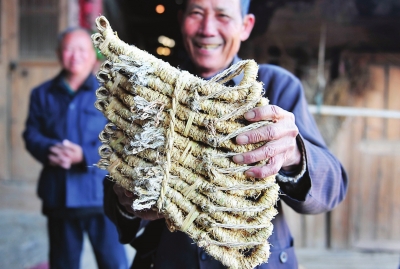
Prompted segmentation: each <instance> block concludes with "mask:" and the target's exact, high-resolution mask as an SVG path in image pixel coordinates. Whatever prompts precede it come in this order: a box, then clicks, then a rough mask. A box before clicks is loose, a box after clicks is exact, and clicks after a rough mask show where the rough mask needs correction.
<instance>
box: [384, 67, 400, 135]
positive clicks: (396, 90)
mask: <svg viewBox="0 0 400 269" xmlns="http://www.w3.org/2000/svg"><path fill="white" fill-rule="evenodd" d="M387 108H388V109H391V110H399V111H400V67H397V66H391V67H390V68H389V85H388V100H387ZM386 133H387V139H389V140H398V139H400V120H395V119H389V120H388V121H387V130H386Z"/></svg>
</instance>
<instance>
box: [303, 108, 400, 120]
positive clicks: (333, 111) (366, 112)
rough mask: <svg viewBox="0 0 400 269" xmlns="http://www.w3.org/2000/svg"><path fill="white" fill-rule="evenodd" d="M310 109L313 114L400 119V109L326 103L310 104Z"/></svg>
mask: <svg viewBox="0 0 400 269" xmlns="http://www.w3.org/2000/svg"><path fill="white" fill-rule="evenodd" d="M308 109H309V111H310V112H311V113H312V114H320V115H330V116H345V117H376V118H388V119H400V111H399V110H387V109H371V108H361V107H347V106H326V105H322V106H316V105H309V106H308Z"/></svg>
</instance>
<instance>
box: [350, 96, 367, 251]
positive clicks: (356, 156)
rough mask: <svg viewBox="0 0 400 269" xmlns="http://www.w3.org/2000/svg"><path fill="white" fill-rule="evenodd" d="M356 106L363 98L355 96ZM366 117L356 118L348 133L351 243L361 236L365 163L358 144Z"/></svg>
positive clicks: (361, 103)
mask: <svg viewBox="0 0 400 269" xmlns="http://www.w3.org/2000/svg"><path fill="white" fill-rule="evenodd" d="M352 102H353V105H354V106H356V107H360V106H363V99H362V98H354V100H353V101H352ZM365 122H366V121H365V119H363V118H360V117H358V118H354V119H353V121H352V124H351V126H350V127H349V131H348V135H349V136H350V144H349V149H348V150H347V152H348V153H349V156H350V159H349V162H348V167H346V168H347V173H348V177H349V187H348V193H347V199H348V200H349V203H350V208H349V211H350V212H349V229H350V231H349V244H353V243H354V242H355V241H357V240H358V238H359V237H360V232H359V220H360V217H361V213H362V211H361V210H362V205H361V203H360V201H361V197H362V195H361V194H362V192H361V188H360V185H361V183H362V178H361V174H362V173H361V172H362V169H363V167H364V164H363V163H361V156H362V155H361V153H360V151H358V150H357V148H356V146H357V145H358V143H359V142H360V141H361V140H362V139H363V137H364V135H365Z"/></svg>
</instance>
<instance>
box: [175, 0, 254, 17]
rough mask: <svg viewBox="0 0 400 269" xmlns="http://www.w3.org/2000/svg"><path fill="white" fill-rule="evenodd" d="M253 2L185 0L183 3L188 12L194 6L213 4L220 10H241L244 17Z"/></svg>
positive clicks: (242, 0) (245, 0)
mask: <svg viewBox="0 0 400 269" xmlns="http://www.w3.org/2000/svg"><path fill="white" fill-rule="evenodd" d="M250 1H251V0H184V1H183V9H184V10H186V8H187V7H189V6H190V7H193V5H196V4H197V5H201V4H211V5H213V6H214V7H217V8H219V9H224V7H225V8H228V7H229V8H236V7H237V8H239V9H240V11H241V14H242V17H244V16H245V15H246V14H248V12H249V7H250Z"/></svg>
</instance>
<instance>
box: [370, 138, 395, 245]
mask: <svg viewBox="0 0 400 269" xmlns="http://www.w3.org/2000/svg"><path fill="white" fill-rule="evenodd" d="M387 143H388V144H389V143H390V142H389V141H387ZM375 156H376V161H377V162H378V163H379V164H380V166H379V170H378V175H377V180H378V184H377V185H378V188H377V196H378V197H377V198H378V199H377V201H376V203H377V220H376V238H377V241H380V240H384V241H391V240H395V238H390V234H391V229H392V227H391V224H392V217H393V216H392V214H391V213H392V207H393V206H395V205H394V201H393V199H394V196H392V195H391V189H392V188H393V180H392V179H393V177H392V176H393V175H392V174H391V170H392V169H391V168H392V167H393V165H394V163H393V156H391V155H390V154H386V155H385V156H379V155H375ZM397 225H399V224H397ZM399 239H400V238H399Z"/></svg>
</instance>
